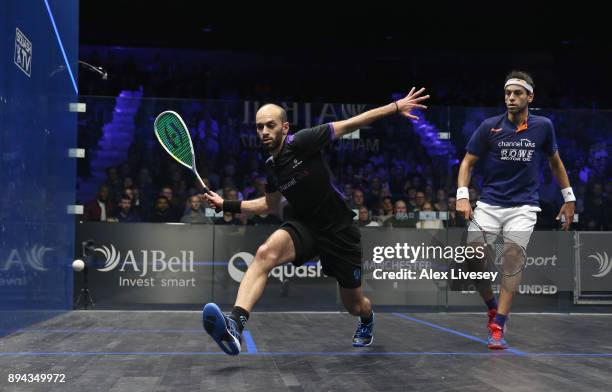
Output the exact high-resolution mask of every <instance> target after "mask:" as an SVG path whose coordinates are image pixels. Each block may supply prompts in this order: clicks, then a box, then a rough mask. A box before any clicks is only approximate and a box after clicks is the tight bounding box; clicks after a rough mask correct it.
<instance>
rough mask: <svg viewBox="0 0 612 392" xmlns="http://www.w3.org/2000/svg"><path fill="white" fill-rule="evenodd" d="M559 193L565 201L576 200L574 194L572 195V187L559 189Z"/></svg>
mask: <svg viewBox="0 0 612 392" xmlns="http://www.w3.org/2000/svg"><path fill="white" fill-rule="evenodd" d="M561 194H562V195H563V200H565V202H566V203H567V202H570V201H576V196H574V191H573V189H572V187H571V186H570V187H567V188H565V189H561Z"/></svg>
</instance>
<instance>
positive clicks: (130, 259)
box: [95, 244, 195, 276]
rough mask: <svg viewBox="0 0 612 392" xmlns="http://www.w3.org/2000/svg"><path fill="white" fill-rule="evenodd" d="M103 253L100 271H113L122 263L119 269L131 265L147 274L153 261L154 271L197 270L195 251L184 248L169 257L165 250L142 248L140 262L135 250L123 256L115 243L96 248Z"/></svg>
mask: <svg viewBox="0 0 612 392" xmlns="http://www.w3.org/2000/svg"><path fill="white" fill-rule="evenodd" d="M95 251H96V252H99V253H101V254H102V255H103V256H104V258H105V261H104V267H102V268H97V270H98V271H100V272H108V271H111V270H113V269H115V268H117V266H119V265H121V267H120V268H119V271H122V272H124V271H126V269H127V267H129V266H131V268H130V270H131V271H135V272H141V274H140V276H145V275H146V274H147V272H148V271H147V270H148V265H149V263H151V266H152V267H151V271H153V272H162V271H170V272H195V271H194V269H193V253H194V252H193V251H192V250H189V251H186V250H182V251H180V254H181V255H180V257H179V256H173V257H169V258H168V257H167V256H166V252H164V251H163V250H141V251H140V258H139V262H138V263H137V262H136V257H135V256H134V253H137V252H134V251H133V250H128V251H127V253H126V254H125V257H121V253H120V252H119V251H118V250H116V249H115V246H114V245H112V244H111V245H110V247H107V246H101V247H99V248H96V249H95Z"/></svg>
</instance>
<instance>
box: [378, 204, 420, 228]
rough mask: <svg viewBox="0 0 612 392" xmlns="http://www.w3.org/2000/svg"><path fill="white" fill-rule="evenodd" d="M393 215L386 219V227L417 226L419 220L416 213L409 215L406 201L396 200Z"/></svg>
mask: <svg viewBox="0 0 612 392" xmlns="http://www.w3.org/2000/svg"><path fill="white" fill-rule="evenodd" d="M393 214H394V215H393V216H392V217H391V218H389V219H387V220H386V221H385V227H412V228H414V227H416V222H417V220H416V219H415V217H414V213H411V214H410V215H408V211H407V210H406V202H404V201H403V200H398V201H396V202H395V207H394V209H393Z"/></svg>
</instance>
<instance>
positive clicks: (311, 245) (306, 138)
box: [203, 88, 429, 355]
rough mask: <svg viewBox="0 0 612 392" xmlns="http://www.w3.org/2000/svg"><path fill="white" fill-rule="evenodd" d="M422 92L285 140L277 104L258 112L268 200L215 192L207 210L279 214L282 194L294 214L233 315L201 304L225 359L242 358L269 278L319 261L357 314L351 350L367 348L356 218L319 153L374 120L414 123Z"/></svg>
mask: <svg viewBox="0 0 612 392" xmlns="http://www.w3.org/2000/svg"><path fill="white" fill-rule="evenodd" d="M424 91H425V89H424V88H421V89H420V90H418V91H416V90H415V88H412V89H411V90H410V92H409V93H408V95H407V96H406V97H404V98H402V99H400V100H398V101H395V102H392V103H390V104H388V105H385V106H381V107H378V108H375V109H372V110H369V111H367V112H364V113H361V114H359V115H357V116H355V117H352V118H349V119H347V120H342V121H336V122H332V123H328V124H323V125H318V126H315V127H312V128H307V129H303V130H301V131H298V132H296V133H294V134H291V135H290V134H289V123H288V122H287V113H286V112H285V110H284V109H283V108H282V107H280V106H277V105H274V104H267V105H264V106H262V107H261V108H260V109H259V110H258V112H257V114H256V118H255V120H256V126H257V135H258V137H259V139H260V140H261V142H262V144H263V145H264V147H265V148H266V149H267V150H268V152H269V153H270V155H271V156H270V158H268V160H267V161H266V168H267V172H268V173H267V175H268V183H267V186H266V195H265V196H264V197H260V198H258V199H255V200H246V201H236V200H223V199H222V198H221V197H220V196H219V195H218V194H216V193H214V192H211V193H210V194H205V195H203V197H205V198H206V200H207V201H208V203H209V204H210V206H211V207H214V208H222V209H223V210H224V211H226V212H234V213H241V212H245V213H250V214H263V213H268V212H272V211H278V206H279V203H280V200H281V197H282V196H284V197H285V198H286V199H287V200H288V202H289V203H290V204H291V206H292V207H293V210H294V217H293V219H292V220H290V221H287V222H284V223H283V224H282V225H281V227H280V228H279V229H278V230H276V231H275V232H274V233H272V234H271V235H270V237H268V239H267V240H266V241H265V242H264V243H263V245H261V246H260V247H259V248H258V250H257V253H256V254H255V258H254V259H253V262H252V263H251V265H250V266H249V268H248V270H247V272H246V274H245V276H244V278H243V279H242V282H241V283H240V288H239V289H238V296H237V298H236V302H235V305H234V308H233V309H232V312H231V314H229V315H224V314H223V313H222V312H221V310H220V309H219V307H218V306H217V305H216V304H214V303H209V304H206V305H205V306H204V310H203V325H204V329H205V330H206V331H207V332H208V333H209V334H210V335H211V336H212V338H213V339H214V340H215V341H216V342H217V344H219V346H220V347H221V349H222V350H223V351H224V352H226V353H227V354H229V355H238V354H239V353H240V343H241V340H242V330H243V328H244V326H245V324H246V322H247V320H248V318H249V312H250V311H251V310H252V309H253V307H254V306H255V303H256V302H257V301H258V300H259V298H260V297H261V295H262V293H263V290H264V288H265V285H266V282H267V279H268V274H269V273H270V271H271V270H272V269H273V268H274V267H277V266H280V265H282V264H285V263H288V262H293V264H295V265H296V266H297V265H301V264H303V263H304V262H306V261H308V260H309V259H311V258H313V257H314V256H316V255H319V256H320V259H321V266H322V268H323V272H324V273H325V274H326V275H328V276H334V277H335V278H336V280H337V281H338V284H339V286H340V296H341V298H342V302H343V304H344V307H345V308H346V310H348V312H349V313H350V314H352V315H355V316H359V321H358V325H357V330H356V332H355V335H354V336H353V346H355V347H364V346H369V345H370V344H371V343H372V340H373V327H374V313H373V312H372V304H371V302H370V300H369V299H368V298H366V297H365V296H364V295H363V291H362V289H361V235H360V232H359V229H358V228H357V226H356V224H355V223H354V221H353V217H354V213H353V211H352V210H351V209H350V208H349V206H348V205H347V204H346V202H345V200H344V199H343V197H342V194H341V193H340V191H338V189H337V188H336V187H335V186H334V184H333V183H332V175H331V172H330V170H329V167H328V166H327V163H326V162H325V160H324V159H323V154H322V149H323V148H324V147H325V146H326V145H327V144H329V143H331V142H332V141H333V140H335V139H337V138H340V137H342V136H344V135H346V134H349V133H351V132H353V131H355V130H357V129H359V128H361V127H364V126H367V125H369V124H371V123H372V122H374V121H376V120H378V119H380V118H383V117H385V116H389V115H392V114H395V113H399V114H401V115H403V116H405V117H408V118H412V119H416V118H417V117H416V116H415V115H413V114H412V113H411V111H412V110H413V109H426V108H427V107H426V106H425V105H423V104H422V103H421V102H423V101H424V100H426V99H428V98H429V95H422V94H423V92H424Z"/></svg>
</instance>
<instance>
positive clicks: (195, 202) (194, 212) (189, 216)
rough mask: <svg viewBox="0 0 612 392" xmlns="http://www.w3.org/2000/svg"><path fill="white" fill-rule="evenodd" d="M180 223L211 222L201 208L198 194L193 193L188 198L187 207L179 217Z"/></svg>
mask: <svg viewBox="0 0 612 392" xmlns="http://www.w3.org/2000/svg"><path fill="white" fill-rule="evenodd" d="M181 223H201V224H212V223H213V221H212V219H211V218H209V217H207V216H206V215H205V214H204V211H203V209H202V199H201V198H200V196H197V195H193V196H191V197H190V198H189V208H188V209H187V212H185V215H183V217H182V218H181Z"/></svg>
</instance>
